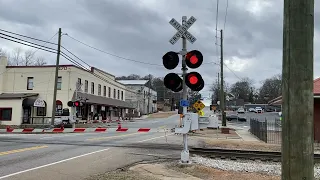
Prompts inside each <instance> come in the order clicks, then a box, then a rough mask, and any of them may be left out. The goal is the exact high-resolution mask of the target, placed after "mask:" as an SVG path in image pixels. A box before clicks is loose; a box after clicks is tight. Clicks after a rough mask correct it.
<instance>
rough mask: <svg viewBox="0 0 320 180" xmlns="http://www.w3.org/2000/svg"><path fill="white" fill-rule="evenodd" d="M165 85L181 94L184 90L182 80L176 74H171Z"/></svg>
mask: <svg viewBox="0 0 320 180" xmlns="http://www.w3.org/2000/svg"><path fill="white" fill-rule="evenodd" d="M163 81H164V85H165V86H166V88H168V89H170V90H172V91H174V92H179V91H181V90H182V79H181V78H180V77H179V75H178V74H176V73H169V74H167V75H166V76H165V77H164V80H163Z"/></svg>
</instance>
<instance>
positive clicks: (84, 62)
mask: <svg viewBox="0 0 320 180" xmlns="http://www.w3.org/2000/svg"><path fill="white" fill-rule="evenodd" d="M61 47H62V48H63V49H65V50H66V51H68V53H70V54H72V55H73V56H74V57H76V58H77V59H79V60H80V61H81V62H83V63H84V64H86V65H87V66H89V67H91V66H90V65H89V64H88V63H86V62H85V61H83V60H82V59H80V58H79V57H78V56H76V55H75V54H73V53H72V52H70V51H69V50H68V49H67V48H65V47H63V46H61Z"/></svg>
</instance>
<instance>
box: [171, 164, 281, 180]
mask: <svg viewBox="0 0 320 180" xmlns="http://www.w3.org/2000/svg"><path fill="white" fill-rule="evenodd" d="M168 168H170V169H173V170H176V171H180V172H183V173H185V174H189V175H192V176H195V177H198V178H201V179H208V180H211V179H219V180H230V179H232V180H280V179H281V178H280V176H271V175H264V174H260V173H247V172H234V171H223V170H218V169H213V168H209V167H206V166H201V165H190V166H179V165H178V166H177V165H169V166H168Z"/></svg>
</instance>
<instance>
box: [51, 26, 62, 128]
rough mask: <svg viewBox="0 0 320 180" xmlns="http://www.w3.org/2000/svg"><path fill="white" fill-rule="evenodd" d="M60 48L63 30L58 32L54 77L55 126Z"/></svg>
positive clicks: (53, 114)
mask: <svg viewBox="0 0 320 180" xmlns="http://www.w3.org/2000/svg"><path fill="white" fill-rule="evenodd" d="M60 47H61V28H59V32H58V51H57V62H56V72H55V76H54V89H53V100H52V115H51V125H54V119H55V116H56V100H57V83H58V73H59V60H60Z"/></svg>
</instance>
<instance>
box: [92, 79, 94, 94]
mask: <svg viewBox="0 0 320 180" xmlns="http://www.w3.org/2000/svg"><path fill="white" fill-rule="evenodd" d="M91 94H94V82H91Z"/></svg>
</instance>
